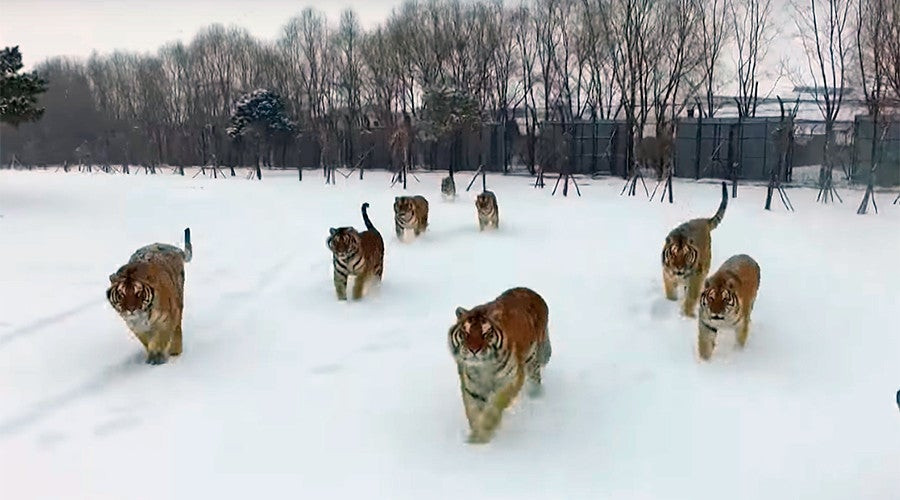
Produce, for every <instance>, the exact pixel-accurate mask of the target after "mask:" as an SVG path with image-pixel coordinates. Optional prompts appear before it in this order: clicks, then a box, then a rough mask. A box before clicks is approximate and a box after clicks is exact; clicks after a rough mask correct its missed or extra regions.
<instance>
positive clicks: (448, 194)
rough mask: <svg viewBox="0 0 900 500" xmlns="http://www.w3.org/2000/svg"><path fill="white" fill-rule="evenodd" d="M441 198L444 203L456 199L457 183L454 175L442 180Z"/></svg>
mask: <svg viewBox="0 0 900 500" xmlns="http://www.w3.org/2000/svg"><path fill="white" fill-rule="evenodd" d="M441 197H442V198H443V199H444V201H453V200H454V199H456V182H454V181H453V176H452V175H448V176H447V177H444V178H443V179H442V180H441Z"/></svg>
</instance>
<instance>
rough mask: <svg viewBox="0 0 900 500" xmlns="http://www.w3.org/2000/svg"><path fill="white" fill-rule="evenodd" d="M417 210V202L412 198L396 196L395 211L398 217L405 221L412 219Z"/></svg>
mask: <svg viewBox="0 0 900 500" xmlns="http://www.w3.org/2000/svg"><path fill="white" fill-rule="evenodd" d="M414 212H415V204H414V203H413V200H412V198H410V197H408V196H397V197H395V198H394V213H395V214H397V217H398V218H399V219H400V220H402V221H404V222H407V221H410V220H412V218H413V215H414Z"/></svg>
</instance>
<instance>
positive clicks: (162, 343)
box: [147, 327, 174, 365]
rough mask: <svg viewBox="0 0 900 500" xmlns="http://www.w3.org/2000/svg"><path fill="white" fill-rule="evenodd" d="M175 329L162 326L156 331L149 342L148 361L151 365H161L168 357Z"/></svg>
mask: <svg viewBox="0 0 900 500" xmlns="http://www.w3.org/2000/svg"><path fill="white" fill-rule="evenodd" d="M173 330H174V329H171V328H168V327H161V328H160V329H159V330H157V331H156V332H154V335H153V337H152V338H151V339H150V342H149V343H148V344H147V363H148V364H151V365H161V364H163V363H165V362H166V360H167V359H168V352H169V345H171V343H172V335H173V333H174V332H173Z"/></svg>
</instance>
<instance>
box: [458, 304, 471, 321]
mask: <svg viewBox="0 0 900 500" xmlns="http://www.w3.org/2000/svg"><path fill="white" fill-rule="evenodd" d="M467 312H469V311H468V310H467V309H464V308H462V307H457V308H456V319H460V318H462V317H463V315H464V314H466V313H467Z"/></svg>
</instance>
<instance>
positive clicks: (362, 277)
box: [350, 272, 369, 300]
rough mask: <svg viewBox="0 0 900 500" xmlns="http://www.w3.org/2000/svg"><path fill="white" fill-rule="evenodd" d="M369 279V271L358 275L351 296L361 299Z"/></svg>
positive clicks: (354, 298)
mask: <svg viewBox="0 0 900 500" xmlns="http://www.w3.org/2000/svg"><path fill="white" fill-rule="evenodd" d="M368 280H369V273H367V272H364V273H362V274H358V275H356V278H354V280H353V290H352V292H351V294H350V297H351V298H352V299H353V300H359V299H361V298H362V296H363V291H364V290H365V286H366V282H367V281H368Z"/></svg>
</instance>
